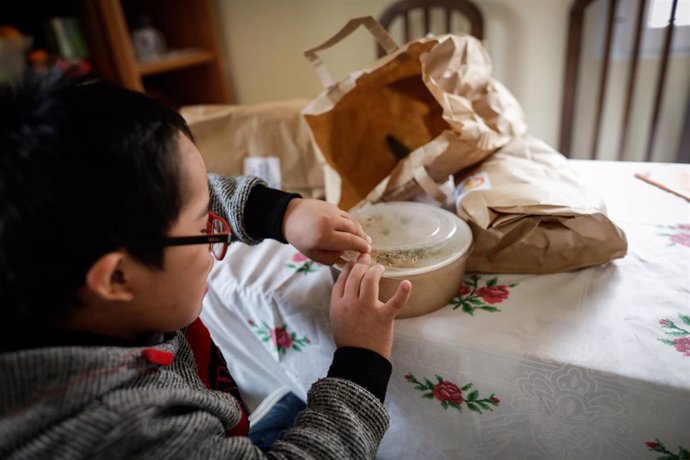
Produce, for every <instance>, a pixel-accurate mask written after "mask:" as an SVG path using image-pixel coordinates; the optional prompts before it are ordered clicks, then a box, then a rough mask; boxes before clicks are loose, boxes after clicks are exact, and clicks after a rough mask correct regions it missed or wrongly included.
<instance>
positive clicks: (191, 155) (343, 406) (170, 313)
mask: <svg viewBox="0 0 690 460" xmlns="http://www.w3.org/2000/svg"><path fill="white" fill-rule="evenodd" d="M209 191H210V193H209ZM209 209H210V210H211V211H212V212H213V213H209ZM216 214H218V215H216ZM223 217H226V218H227V220H228V221H229V222H230V225H229V226H228V224H227V222H225V219H223ZM230 233H232V238H233V239H237V240H239V241H242V242H245V243H250V244H252V243H258V242H260V241H261V240H262V239H264V238H274V239H278V240H280V241H283V242H289V243H291V244H293V245H294V246H295V247H296V248H297V249H298V250H300V251H301V252H303V253H304V254H305V255H307V256H309V257H311V258H313V259H315V260H317V261H320V262H323V263H333V262H334V261H335V260H336V259H337V258H338V257H339V256H340V254H341V253H342V251H343V250H347V249H350V250H356V251H359V252H361V253H362V255H361V256H360V257H359V259H358V260H357V262H356V263H354V264H353V263H350V264H349V265H348V266H347V267H346V268H345V269H344V270H343V273H342V275H341V276H340V278H339V279H338V280H337V282H336V284H335V286H334V289H333V294H332V298H331V322H332V328H333V334H334V338H335V342H336V345H338V347H339V348H338V350H337V351H336V353H335V355H334V359H333V363H332V365H331V368H330V369H329V371H328V376H327V377H326V378H324V379H321V380H319V381H317V382H316V383H315V384H314V385H313V386H312V388H311V390H310V392H309V397H308V405H307V408H306V410H305V411H304V412H302V413H301V414H300V416H299V417H298V418H297V421H296V423H295V426H294V427H293V428H292V429H291V430H289V431H288V432H287V433H286V434H285V435H284V436H283V438H282V440H280V441H278V442H276V443H275V444H274V446H273V448H272V450H271V451H270V452H268V456H271V457H280V458H307V457H308V458H319V459H320V458H372V457H374V456H375V454H376V449H377V447H378V443H379V442H380V440H381V437H382V436H383V433H384V432H385V430H386V428H387V423H388V418H387V415H386V412H385V409H384V408H383V404H382V402H383V398H384V395H385V390H386V385H387V382H388V378H389V376H390V363H389V361H388V359H387V358H389V356H390V351H391V345H392V333H393V320H394V318H395V315H396V314H397V312H398V310H399V308H400V307H402V306H403V305H404V304H405V302H406V301H407V299H408V298H409V293H410V284H409V282H406V281H405V282H402V283H401V285H400V288H399V289H398V292H397V293H396V295H395V296H394V297H393V298H392V299H391V300H390V301H389V302H387V303H385V304H383V303H381V302H379V301H378V281H379V278H380V276H381V274H382V269H381V267H380V266H372V267H369V262H370V256H369V255H368V254H367V252H368V251H369V246H368V243H367V241H366V239H365V238H366V235H364V233H363V232H362V230H361V227H360V226H359V225H358V224H356V223H355V222H354V221H352V220H351V219H350V218H349V216H348V215H347V214H346V213H344V212H342V211H340V210H339V209H338V208H337V207H335V206H332V205H330V204H327V203H324V202H321V201H318V200H306V199H301V198H299V197H298V196H295V195H290V194H286V193H283V192H280V191H277V190H271V189H268V188H267V187H265V185H264V184H262V183H261V182H260V181H259V180H258V179H256V178H250V177H246V178H241V179H228V178H220V177H217V176H210V177H207V175H206V170H205V166H204V163H203V160H202V159H201V156H200V154H199V152H198V150H197V149H196V147H195V146H194V144H193V142H192V136H191V134H190V132H189V129H188V127H187V126H186V124H185V123H184V121H183V120H182V118H181V117H180V116H179V115H178V114H177V113H175V112H174V111H172V110H169V109H167V108H164V107H162V106H160V105H159V104H157V103H155V102H154V101H152V100H150V99H148V98H147V97H145V96H144V95H141V94H138V93H134V92H130V91H127V90H124V89H122V88H118V87H115V86H110V85H107V84H104V83H101V82H97V81H73V80H68V79H66V78H65V77H64V76H60V75H56V74H52V75H48V76H47V77H44V78H34V79H28V80H26V81H25V82H24V83H23V84H22V85H19V86H18V87H15V88H3V89H0V267H2V269H1V270H0V308H1V309H2V311H1V313H2V318H3V321H2V325H1V326H0V386H1V388H2V392H1V395H0V457H1V458H45V457H57V458H83V457H89V458H91V457H95V458H185V459H187V458H262V457H263V456H264V455H265V454H264V453H263V452H262V451H261V450H259V449H258V448H257V447H255V446H253V445H252V443H251V441H250V440H249V438H247V437H246V436H245V435H246V433H247V426H246V414H244V412H243V410H242V408H241V404H240V402H239V401H238V400H237V399H236V398H234V397H233V396H232V395H230V394H228V393H226V392H223V391H214V390H210V389H208V388H207V387H206V386H205V385H204V383H206V384H207V385H208V382H203V381H202V379H201V378H200V377H199V375H198V374H197V373H198V372H199V370H200V369H197V366H196V363H195V361H194V356H195V355H196V350H194V349H193V348H192V347H190V343H189V341H188V340H187V339H186V338H185V332H189V330H190V329H192V327H191V326H190V327H187V326H188V325H190V324H192V323H193V324H192V326H194V325H198V324H199V323H198V322H195V320H196V318H197V317H198V315H199V312H200V309H201V303H202V298H203V296H204V294H205V290H206V276H207V275H208V272H209V270H210V268H211V266H212V263H213V259H214V258H215V259H222V257H223V256H224V253H225V249H226V248H227V242H228V239H229V234H230ZM209 251H210V253H209ZM195 330H197V332H198V328H195ZM201 335H202V336H203V331H202V333H201ZM195 336H196V338H197V339H198V337H199V334H198V333H196V334H195ZM195 340H196V339H195Z"/></svg>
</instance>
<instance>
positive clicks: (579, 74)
mask: <svg viewBox="0 0 690 460" xmlns="http://www.w3.org/2000/svg"><path fill="white" fill-rule="evenodd" d="M652 1H654V0H639V1H636V2H620V0H575V1H574V2H573V5H572V7H571V9H570V22H569V29H568V42H567V55H566V66H565V81H564V86H563V106H562V113H561V133H560V145H559V150H560V151H561V152H562V153H563V154H564V155H566V156H571V157H577V158H583V157H584V158H590V159H612V160H637V161H640V160H642V161H651V160H653V159H655V160H659V159H661V161H676V162H683V163H690V92H688V93H687V94H688V97H687V99H686V100H685V101H684V102H682V101H679V102H677V101H674V100H671V102H672V103H673V104H674V105H675V107H674V110H673V111H672V112H668V113H673V114H674V115H673V116H671V117H670V118H669V116H668V115H667V116H666V117H665V118H664V120H665V123H666V125H665V126H662V125H661V124H660V119H661V118H662V114H663V113H664V112H663V110H664V105H667V106H670V105H671V104H669V98H668V97H665V91H666V90H667V89H670V91H672V93H669V94H682V93H686V91H687V87H688V85H689V83H690V78H685V80H684V82H681V84H680V85H677V86H675V87H671V88H669V79H668V78H667V77H668V74H669V70H668V69H669V64H670V62H669V61H670V59H669V56H670V54H671V48H672V40H673V35H674V30H675V14H676V6H677V0H674V1H673V3H672V7H671V10H670V17H669V20H668V24H667V25H666V27H665V29H656V31H652V29H650V28H648V27H647V26H646V24H645V18H646V14H647V11H648V7H649V5H650V4H651V2H652ZM603 2H608V3H607V4H606V3H603ZM619 4H620V6H619ZM633 4H635V5H634V8H636V9H632V8H630V6H631V5H633ZM590 8H601V9H602V10H605V11H599V13H602V14H594V13H593V14H587V13H588V10H589V12H596V11H595V10H592V9H590ZM621 8H625V9H626V10H622V9H621ZM621 14H627V15H628V16H627V24H628V25H629V27H628V26H623V25H622V24H623V23H626V20H625V17H624V18H623V20H622V19H621ZM600 18H602V19H603V18H605V26H604V27H603V29H604V33H603V34H601V35H603V40H602V42H593V43H589V44H588V45H589V47H595V46H596V47H598V49H596V50H594V51H592V50H591V49H589V50H588V49H586V47H585V41H586V39H588V38H590V37H593V36H596V35H597V34H596V33H592V31H595V30H596V29H595V28H593V27H592V25H591V23H588V22H589V21H593V20H599V19H600ZM633 24H634V29H633ZM602 25H603V24H602ZM616 27H628V29H626V30H627V31H628V32H626V33H624V31H623V30H621V29H618V30H617V29H616ZM585 28H588V29H585ZM585 30H589V31H590V32H589V33H587V32H585ZM652 33H655V34H659V36H658V37H656V38H659V39H660V40H659V42H660V46H656V47H655V49H654V54H655V55H658V57H656V56H655V57H654V61H655V62H653V64H654V63H656V68H655V69H653V71H652V72H648V73H647V76H646V77H640V72H639V70H640V68H641V67H643V65H645V66H647V67H649V65H650V58H649V56H648V55H646V56H645V58H646V59H645V60H644V61H646V62H642V61H643V60H642V59H640V57H641V55H642V52H641V51H642V46H641V43H642V42H643V40H642V38H643V36H644V35H645V34H650V35H651V34H652ZM626 34H627V37H626ZM623 38H630V39H631V40H629V41H628V40H625V41H621V42H620V43H626V44H627V43H632V46H631V48H630V52H629V53H624V51H621V49H623V48H621V47H620V46H618V45H619V42H616V43H615V44H614V41H615V40H622V39H623ZM650 38H654V37H650ZM614 45H616V46H614ZM626 46H627V45H626ZM614 51H615V52H614ZM626 51H627V50H626ZM647 52H649V51H647ZM625 54H629V55H625ZM592 56H596V63H597V67H598V68H593V67H592V66H591V64H592V62H593V58H592ZM584 59H589V63H585V64H584V65H581V64H582V61H583V60H584ZM647 70H650V69H649V68H648V69H647ZM650 73H652V74H653V76H654V77H653V78H651V79H650V78H649V74H650ZM612 75H614V77H613V78H611V76H612ZM615 75H618V77H616V76H615ZM597 77H598V78H597ZM583 80H586V81H587V82H588V83H586V84H585V83H583ZM595 80H598V81H595ZM675 83H676V84H677V83H678V82H677V81H676V82H675ZM636 85H638V86H639V87H640V88H641V89H640V88H638V89H637V90H636ZM683 85H685V86H684V87H683ZM593 87H596V88H593ZM646 87H648V88H649V89H648V90H646ZM678 88H679V89H678ZM652 91H653V99H651V102H650V100H649V98H648V99H647V100H646V101H644V100H642V98H641V97H640V93H646V94H647V95H649V94H651V93H652ZM673 91H675V92H673ZM578 93H581V94H578ZM679 104H684V107H682V106H680V105H679ZM670 108H671V107H666V109H670ZM679 112H680V113H679ZM669 119H672V121H673V122H674V123H672V125H673V126H669V123H668V120H669ZM578 120H579V121H578ZM646 120H648V124H646V123H644V122H645V121H646ZM660 127H662V128H663V131H662V134H661V135H660ZM670 128H673V129H670ZM660 139H661V140H662V141H663V144H662V145H661V146H658V145H656V144H657V143H658V141H659V140H660ZM662 156H663V157H662ZM660 157H662V158H660Z"/></svg>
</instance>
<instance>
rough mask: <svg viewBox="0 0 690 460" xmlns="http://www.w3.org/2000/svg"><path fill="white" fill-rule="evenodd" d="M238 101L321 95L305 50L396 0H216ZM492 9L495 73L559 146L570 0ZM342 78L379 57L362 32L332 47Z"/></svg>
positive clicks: (488, 9) (488, 5)
mask: <svg viewBox="0 0 690 460" xmlns="http://www.w3.org/2000/svg"><path fill="white" fill-rule="evenodd" d="M216 1H217V6H218V11H219V23H220V25H221V31H222V35H223V38H224V40H223V41H224V44H225V48H226V56H227V67H228V74H229V75H228V78H229V81H230V82H231V86H232V88H233V91H234V94H235V99H236V102H237V103H242V104H252V103H257V102H265V101H273V100H282V99H290V98H297V97H306V98H313V97H315V96H316V95H317V94H319V92H320V91H321V89H322V87H321V84H320V82H319V80H318V78H317V76H316V73H315V72H314V70H313V69H312V67H311V66H310V65H309V64H308V63H307V61H306V60H305V59H304V57H303V55H302V51H303V50H304V49H307V48H310V47H312V46H315V45H317V44H319V43H321V42H322V41H324V40H325V39H327V38H329V37H330V36H331V35H332V34H333V33H335V32H336V31H337V30H338V29H340V27H341V26H342V25H343V24H344V23H345V22H346V21H347V20H348V19H350V18H353V17H358V16H367V15H371V16H374V17H378V16H379V15H380V14H381V12H382V11H383V10H384V9H385V7H386V5H388V4H389V3H390V0H216ZM475 2H476V3H477V4H478V6H479V8H480V9H481V10H482V13H483V14H484V20H485V36H486V37H487V47H488V49H489V53H490V54H491V56H492V58H493V60H494V75H495V76H496V78H498V80H500V81H501V82H502V83H503V84H505V85H506V86H507V87H508V89H510V90H511V91H512V92H513V94H514V95H515V97H517V99H518V101H520V103H521V104H522V107H523V109H524V110H525V113H526V114H527V121H528V124H529V126H530V132H531V134H533V135H535V136H537V137H540V138H542V139H543V140H545V141H546V142H548V143H549V144H551V145H553V146H556V145H557V143H558V134H559V129H560V125H559V120H560V107H561V91H562V84H563V68H564V65H565V57H564V55H563V51H564V49H565V41H566V31H567V27H566V24H567V18H568V9H569V4H570V1H569V0H519V1H515V0H475ZM323 60H324V62H325V63H326V65H327V66H328V68H329V70H330V71H331V73H332V74H333V75H334V77H338V76H343V75H345V74H346V73H348V72H349V71H351V70H355V69H359V68H363V67H366V66H368V65H369V64H371V63H372V62H374V60H375V48H374V45H373V40H372V38H371V37H370V36H369V35H368V34H367V32H366V31H365V30H359V31H358V32H356V33H355V34H354V35H353V36H351V38H350V39H348V40H347V41H346V42H343V43H341V44H339V45H338V46H336V47H335V48H332V49H331V50H328V51H327V52H326V53H324V55H323Z"/></svg>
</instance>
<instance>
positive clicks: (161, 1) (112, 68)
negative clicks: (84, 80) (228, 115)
mask: <svg viewBox="0 0 690 460" xmlns="http://www.w3.org/2000/svg"><path fill="white" fill-rule="evenodd" d="M82 17H83V26H84V28H85V31H86V36H87V40H88V42H89V48H90V51H91V60H92V62H93V64H94V67H95V68H96V69H97V70H98V71H99V72H100V73H101V74H103V75H104V76H105V77H107V78H110V79H113V80H116V81H118V82H120V83H121V84H122V85H124V86H126V87H128V88H130V89H134V90H137V91H145V92H148V93H151V94H152V95H153V96H155V97H159V98H161V99H164V100H165V101H166V102H168V103H170V104H171V105H174V106H181V105H186V104H200V103H229V102H232V97H231V95H230V91H229V78H228V75H227V74H226V72H225V65H224V62H223V50H222V47H221V43H220V34H219V31H218V26H217V20H218V18H217V17H216V13H215V8H214V6H213V3H212V0H83V1H82ZM139 17H146V18H147V20H148V21H149V22H150V24H151V26H153V27H154V28H155V29H157V30H158V31H159V32H161V33H162V35H163V37H164V38H165V42H166V45H167V48H168V51H169V53H167V54H164V55H163V56H162V57H160V58H157V59H155V60H147V61H145V62H139V61H138V60H137V58H136V55H135V51H134V47H133V45H132V41H131V31H132V29H134V28H135V27H136V24H135V21H137V20H138V18H139Z"/></svg>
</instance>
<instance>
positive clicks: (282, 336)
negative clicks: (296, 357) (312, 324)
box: [247, 319, 311, 354]
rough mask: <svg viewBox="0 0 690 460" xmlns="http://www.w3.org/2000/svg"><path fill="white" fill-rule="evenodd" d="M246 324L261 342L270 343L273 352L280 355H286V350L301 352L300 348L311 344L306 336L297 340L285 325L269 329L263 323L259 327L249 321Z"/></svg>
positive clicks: (294, 334)
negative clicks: (273, 349)
mask: <svg viewBox="0 0 690 460" xmlns="http://www.w3.org/2000/svg"><path fill="white" fill-rule="evenodd" d="M247 323H248V324H249V326H251V328H252V329H253V330H254V333H255V334H256V335H257V336H258V337H259V338H260V339H261V341H262V342H264V343H268V342H269V341H270V342H271V344H272V345H273V347H275V350H276V351H277V352H278V353H281V354H286V353H287V352H288V350H294V351H302V348H304V347H305V346H306V345H308V344H310V343H311V341H310V340H309V338H308V337H307V336H304V337H302V338H298V337H297V334H296V333H294V332H289V331H288V327H287V326H286V325H283V326H278V327H275V328H270V327H268V324H266V323H265V322H262V325H261V326H259V325H258V324H256V323H255V322H254V321H253V320H251V319H250V320H248V321H247Z"/></svg>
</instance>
